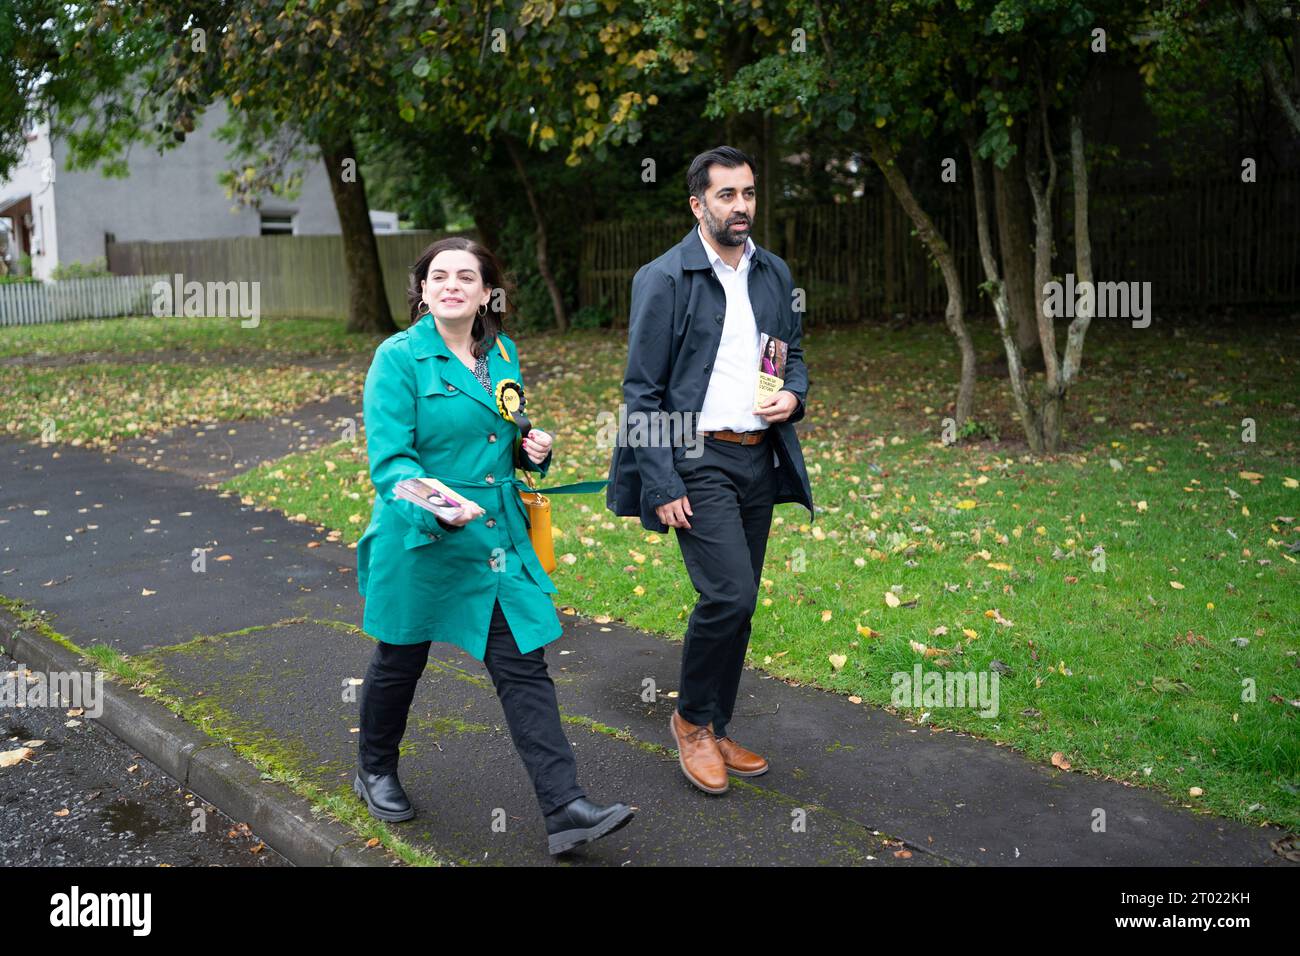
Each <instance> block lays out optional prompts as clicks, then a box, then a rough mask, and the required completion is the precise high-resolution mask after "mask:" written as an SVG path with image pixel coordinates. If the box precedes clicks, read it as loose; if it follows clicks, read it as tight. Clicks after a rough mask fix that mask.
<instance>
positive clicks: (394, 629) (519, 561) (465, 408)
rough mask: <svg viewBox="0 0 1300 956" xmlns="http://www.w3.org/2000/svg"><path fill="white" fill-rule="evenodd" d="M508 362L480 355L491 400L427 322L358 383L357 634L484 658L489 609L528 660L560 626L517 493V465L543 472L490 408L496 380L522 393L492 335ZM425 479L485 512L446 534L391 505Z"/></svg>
mask: <svg viewBox="0 0 1300 956" xmlns="http://www.w3.org/2000/svg"><path fill="white" fill-rule="evenodd" d="M500 340H501V342H502V343H504V345H505V347H506V352H507V354H508V355H509V359H508V360H507V359H506V358H505V357H503V356H502V355H501V353H500V350H499V349H498V348H497V347H496V346H495V345H494V346H493V348H492V349H491V350H490V351H489V353H488V372H489V374H490V375H491V378H492V386H493V394H492V395H489V394H488V392H487V390H486V389H485V388H484V387H483V386H482V385H481V384H480V383H479V381H478V379H476V378H475V377H474V373H473V372H471V371H470V370H469V369H468V368H467V367H466V366H465V364H464V363H463V362H462V361H461V360H460V359H459V358H457V357H456V356H455V355H453V354H452V352H451V350H450V349H449V348H448V347H447V344H446V342H444V341H443V338H442V334H441V333H440V332H439V331H438V327H437V325H436V324H435V323H434V319H433V317H432V316H425V317H424V318H423V319H421V320H420V321H419V322H417V323H415V324H414V325H412V326H411V327H410V328H408V329H406V330H405V331H403V332H398V333H397V334H396V335H393V336H390V337H389V338H387V339H385V340H384V341H383V342H382V343H381V344H380V345H379V347H378V348H377V349H376V350H375V356H374V359H373V360H372V361H371V364H370V371H369V372H368V373H367V375H366V386H365V399H364V406H363V407H364V415H365V425H366V451H367V453H368V455H369V459H370V480H371V482H372V483H373V484H374V486H375V492H376V494H375V504H374V510H373V511H372V513H371V516H370V525H369V526H368V527H367V528H366V531H365V534H363V535H362V536H361V540H360V541H359V542H358V543H357V590H358V591H359V592H360V593H361V596H362V597H364V598H365V612H364V616H363V621H362V628H363V629H364V630H365V632H366V633H367V634H370V635H371V636H373V637H376V638H378V639H379V640H381V641H385V642H387V643H390V644H415V643H418V642H420V641H445V642H448V643H451V644H455V645H457V646H458V647H461V648H463V649H464V650H466V651H468V652H469V653H470V654H472V655H473V656H474V657H475V658H477V659H478V660H482V659H483V652H484V649H485V648H486V646H487V634H488V625H489V623H490V621H491V619H492V608H493V604H494V602H495V601H500V602H501V610H502V611H503V613H504V614H505V617H506V621H507V622H508V623H509V625H510V630H511V631H512V632H513V633H514V637H515V643H516V644H517V645H518V647H519V650H520V652H521V653H524V654H526V653H528V652H529V651H532V650H535V649H536V648H538V647H541V646H542V645H544V644H548V643H550V642H551V641H553V640H555V639H556V638H557V637H559V636H560V634H561V632H562V631H563V628H562V627H561V625H560V620H559V616H558V615H557V614H556V611H555V605H554V602H553V601H552V599H551V598H550V597H549V596H548V595H550V594H554V593H556V588H555V585H554V584H553V583H552V582H551V579H550V577H549V576H548V575H547V574H546V572H545V571H544V570H543V569H542V566H541V563H540V562H539V561H538V559H537V553H536V552H535V551H534V550H533V546H532V543H531V542H530V541H529V539H528V517H527V514H526V512H527V508H526V507H525V505H524V503H523V502H522V501H521V500H520V498H519V488H520V487H521V486H522V487H524V488H525V489H526V487H527V486H526V485H524V483H523V482H522V480H521V479H519V478H517V477H516V476H515V468H516V465H517V463H518V464H519V465H520V466H524V467H527V468H528V469H529V470H531V471H537V472H540V473H541V474H542V475H543V476H544V475H545V474H546V472H547V470H548V469H549V467H550V463H551V455H550V454H548V455H547V456H546V459H545V461H543V462H542V464H541V465H540V466H537V465H534V464H533V462H532V461H531V460H530V459H529V458H528V456H527V455H525V454H524V453H523V451H522V450H519V451H518V458H517V459H516V457H515V453H516V449H517V448H518V445H519V440H520V434H519V428H518V426H517V425H515V424H514V423H513V422H510V421H508V420H507V419H505V418H503V417H502V416H501V413H500V412H499V411H498V410H497V407H496V399H495V397H494V396H495V389H496V385H497V383H498V382H499V381H500V380H501V379H505V378H508V379H513V380H514V381H516V382H518V383H519V384H520V386H521V387H522V386H523V384H524V382H523V378H522V376H521V375H520V373H519V357H518V353H517V352H516V350H515V345H514V342H512V341H511V340H510V339H509V338H508V337H507V336H505V335H501V336H500ZM421 476H427V477H433V478H437V479H438V480H439V481H442V482H444V483H446V484H447V485H448V486H449V487H450V488H452V489H453V490H459V491H462V492H464V493H465V494H466V495H467V496H468V497H469V498H471V499H473V500H474V501H476V502H478V504H479V505H481V506H482V507H483V509H484V511H485V512H486V513H485V514H483V515H481V516H480V517H478V518H475V519H474V520H473V521H471V522H470V523H469V524H466V525H463V526H461V527H459V528H456V529H454V530H452V529H450V528H449V527H448V526H444V525H441V524H439V523H438V520H437V518H435V517H434V516H433V514H432V513H431V512H428V511H425V510H424V509H422V508H420V507H419V506H418V505H415V504H413V503H411V502H409V501H403V500H401V499H399V498H396V497H395V496H394V493H393V488H394V486H395V485H396V484H397V483H398V482H399V481H401V480H402V479H404V478H415V477H421Z"/></svg>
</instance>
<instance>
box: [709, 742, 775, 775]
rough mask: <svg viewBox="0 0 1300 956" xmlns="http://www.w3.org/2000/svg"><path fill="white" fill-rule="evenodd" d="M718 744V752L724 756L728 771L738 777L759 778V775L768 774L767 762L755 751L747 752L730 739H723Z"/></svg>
mask: <svg viewBox="0 0 1300 956" xmlns="http://www.w3.org/2000/svg"><path fill="white" fill-rule="evenodd" d="M717 744H718V752H719V753H721V754H722V760H723V762H724V763H725V764H726V766H727V770H729V771H730V772H731V773H734V774H735V775H736V776H737V777H757V776H758V775H759V774H764V773H767V761H766V760H764V759H763V758H762V757H760V756H759V755H758V754H756V753H754V751H752V750H746V749H745V748H744V747H742V746H740V744H738V743H736V742H735V741H734V740H732V739H731V738H730V737H723V738H722V739H721V740H719V741H718V742H717Z"/></svg>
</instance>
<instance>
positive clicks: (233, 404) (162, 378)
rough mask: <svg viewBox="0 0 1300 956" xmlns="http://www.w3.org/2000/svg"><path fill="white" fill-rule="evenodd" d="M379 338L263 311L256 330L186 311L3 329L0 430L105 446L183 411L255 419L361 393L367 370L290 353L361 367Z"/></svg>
mask: <svg viewBox="0 0 1300 956" xmlns="http://www.w3.org/2000/svg"><path fill="white" fill-rule="evenodd" d="M378 341H379V339H375V338H370V337H359V336H348V335H347V334H346V333H345V332H344V331H343V324H342V323H341V322H338V321H335V320H325V319H263V320H262V321H261V323H260V324H259V325H258V327H257V328H253V329H245V328H243V327H241V325H240V324H239V321H238V320H237V319H217V318H188V317H186V318H153V317H142V318H124V319H97V320H93V321H87V322H57V323H51V324H48V325H29V326H17V327H12V328H3V329H0V382H2V383H3V386H4V388H3V392H0V395H3V398H2V399H0V432H4V433H7V434H9V435H14V436H20V437H23V438H39V437H42V436H43V437H45V438H46V439H47V440H52V441H66V442H68V443H69V444H72V445H89V446H92V447H104V448H111V447H112V446H113V445H114V443H115V442H116V441H118V440H120V439H123V438H131V437H135V436H137V435H141V434H145V433H149V432H156V431H161V430H163V429H166V428H170V427H172V426H175V425H182V424H185V423H187V422H191V421H202V422H210V421H227V420H231V419H239V418H249V419H251V418H262V417H266V416H269V415H275V414H280V413H282V412H285V411H288V410H290V409H293V408H297V407H298V406H300V405H303V404H304V403H306V402H310V401H317V400H321V399H325V398H328V397H330V396H331V395H338V394H348V393H355V394H356V395H357V396H358V398H359V396H360V394H361V384H362V381H363V376H359V375H357V374H356V373H355V372H349V371H347V370H344V369H337V368H304V367H302V366H299V365H294V364H292V362H291V361H290V359H291V358H300V359H307V358H311V357H337V358H339V359H340V360H343V359H347V358H349V357H352V358H355V359H358V360H359V361H361V362H362V365H363V367H364V364H365V361H366V359H367V357H368V356H369V355H370V354H371V353H373V351H374V347H375V344H376V343H377V342H378ZM78 357H82V358H83V359H84V360H83V361H78V360H77V359H78ZM5 360H8V362H7V363H6V361H5ZM74 363H75V364H74Z"/></svg>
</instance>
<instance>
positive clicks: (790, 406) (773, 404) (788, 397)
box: [754, 389, 799, 424]
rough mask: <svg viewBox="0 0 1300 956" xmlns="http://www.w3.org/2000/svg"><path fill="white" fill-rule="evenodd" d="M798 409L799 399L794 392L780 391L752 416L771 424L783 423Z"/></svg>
mask: <svg viewBox="0 0 1300 956" xmlns="http://www.w3.org/2000/svg"><path fill="white" fill-rule="evenodd" d="M798 407H799V397H798V396H797V395H795V393H794V392H787V391H786V390H785V389H781V391H779V392H777V393H776V394H775V395H773V396H772V397H771V398H769V399H768V400H767V401H766V402H764V403H763V404H762V405H760V406H759V407H758V410H757V411H756V412H754V414H755V415H757V416H758V417H759V418H761V419H763V420H764V421H766V422H768V423H769V424H771V423H773V422H783V421H785V420H786V419H787V418H789V417H790V416H791V415H793V414H794V410H795V409H796V408H798Z"/></svg>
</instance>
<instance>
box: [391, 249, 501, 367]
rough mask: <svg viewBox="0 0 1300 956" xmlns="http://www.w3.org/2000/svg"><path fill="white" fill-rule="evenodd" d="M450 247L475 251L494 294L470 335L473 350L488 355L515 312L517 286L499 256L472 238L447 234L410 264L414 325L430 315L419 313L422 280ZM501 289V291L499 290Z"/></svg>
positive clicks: (409, 298)
mask: <svg viewBox="0 0 1300 956" xmlns="http://www.w3.org/2000/svg"><path fill="white" fill-rule="evenodd" d="M448 249H455V250H460V251H461V252H469V253H473V255H474V257H475V258H476V259H478V271H479V274H480V275H481V276H482V277H483V284H484V285H485V286H487V287H488V288H489V289H491V290H492V297H491V298H489V299H488V304H487V315H476V316H475V317H474V327H473V328H472V329H471V330H470V337H471V338H472V339H473V340H474V341H473V345H472V347H471V351H473V353H474V356H475V357H476V358H478V357H481V356H483V355H486V354H487V351H488V349H490V348H491V347H492V345H493V343H494V342H495V340H496V337H497V335H498V334H499V333H501V332H504V331H505V319H506V316H507V315H509V314H510V313H511V312H513V311H514V307H513V305H512V304H511V301H510V295H511V293H512V292H513V291H514V286H513V284H512V283H510V282H509V281H507V279H506V277H505V272H504V271H503V270H502V268H501V262H500V261H499V260H498V259H497V257H496V256H494V255H493V254H492V252H491V251H490V250H489V249H487V248H486V247H484V246H481V245H479V244H478V243H477V242H475V241H474V240H473V239H467V238H465V237H464V236H447V237H446V238H443V239H439V240H437V241H436V242H434V243H432V244H431V245H430V246H429V247H428V248H427V249H425V250H424V251H423V252H422V253H420V258H419V259H416V260H415V265H413V266H411V276H410V282H409V284H408V285H407V288H406V299H407V302H408V303H409V305H410V307H411V325H415V323H416V322H419V321H420V319H421V318H423V316H425V315H428V313H427V312H425V313H421V312H420V303H421V302H423V301H424V298H423V296H422V295H421V293H420V283H421V282H423V281H425V280H427V279H428V277H429V264H430V263H432V262H433V260H434V258H435V257H436V256H437V255H438V253H440V252H446V251H447V250H448ZM498 289H499V290H501V291H500V292H498V291H497V290H498Z"/></svg>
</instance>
